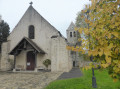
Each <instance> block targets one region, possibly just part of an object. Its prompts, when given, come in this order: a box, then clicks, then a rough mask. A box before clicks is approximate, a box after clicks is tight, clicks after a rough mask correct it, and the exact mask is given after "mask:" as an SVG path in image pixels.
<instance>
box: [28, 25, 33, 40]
mask: <svg viewBox="0 0 120 89" xmlns="http://www.w3.org/2000/svg"><path fill="white" fill-rule="evenodd" d="M28 33H29V34H28V36H29V38H30V39H34V26H33V25H30V26H29V32H28Z"/></svg>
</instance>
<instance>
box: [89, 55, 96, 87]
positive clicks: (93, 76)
mask: <svg viewBox="0 0 120 89" xmlns="http://www.w3.org/2000/svg"><path fill="white" fill-rule="evenodd" d="M90 60H91V61H92V63H93V56H91V57H90ZM92 87H93V88H97V83H96V77H95V74H94V68H93V67H92Z"/></svg>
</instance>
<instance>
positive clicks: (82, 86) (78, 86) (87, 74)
mask: <svg viewBox="0 0 120 89" xmlns="http://www.w3.org/2000/svg"><path fill="white" fill-rule="evenodd" d="M95 76H96V81H97V89H120V82H113V80H112V78H111V77H110V76H109V75H108V73H107V70H103V71H99V70H95ZM45 89H95V88H92V71H91V70H87V71H86V70H85V71H83V77H80V78H72V79H65V80H55V81H53V82H51V83H50V84H49V85H48V86H47V87H46V88H45Z"/></svg>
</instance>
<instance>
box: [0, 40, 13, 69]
mask: <svg viewBox="0 0 120 89" xmlns="http://www.w3.org/2000/svg"><path fill="white" fill-rule="evenodd" d="M1 53H2V54H1V70H3V71H6V70H10V69H11V65H10V62H9V57H8V43H7V42H4V43H2V51H1Z"/></svg>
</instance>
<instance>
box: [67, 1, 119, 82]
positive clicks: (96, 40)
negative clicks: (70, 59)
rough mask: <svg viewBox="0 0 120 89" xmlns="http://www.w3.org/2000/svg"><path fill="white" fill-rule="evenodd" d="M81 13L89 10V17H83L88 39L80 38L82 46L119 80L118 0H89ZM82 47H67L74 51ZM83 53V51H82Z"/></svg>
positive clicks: (79, 29)
mask: <svg viewBox="0 0 120 89" xmlns="http://www.w3.org/2000/svg"><path fill="white" fill-rule="evenodd" d="M91 3H92V4H91V5H89V6H88V7H87V8H86V9H85V10H83V13H86V12H87V11H88V9H89V10H90V12H89V13H88V14H89V17H90V19H87V18H86V19H85V22H86V23H87V24H88V25H89V26H88V28H78V29H76V30H78V31H79V32H81V30H84V33H85V35H86V36H89V39H87V40H84V41H83V40H82V42H83V43H84V44H83V45H82V46H83V47H88V49H89V51H88V55H89V56H91V55H93V56H94V60H95V61H98V62H100V63H101V67H102V68H108V69H109V74H110V76H111V77H112V78H113V79H114V81H116V80H120V19H119V18H120V7H119V6H120V0H91ZM83 47H76V48H73V47H67V48H68V49H70V50H74V51H84V50H83V49H82V48H83ZM83 53H84V52H83Z"/></svg>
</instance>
